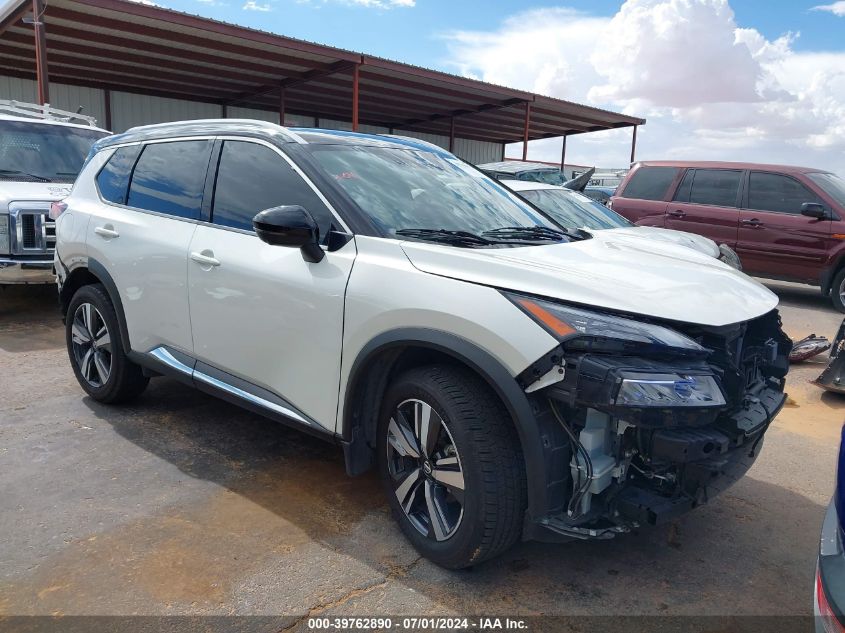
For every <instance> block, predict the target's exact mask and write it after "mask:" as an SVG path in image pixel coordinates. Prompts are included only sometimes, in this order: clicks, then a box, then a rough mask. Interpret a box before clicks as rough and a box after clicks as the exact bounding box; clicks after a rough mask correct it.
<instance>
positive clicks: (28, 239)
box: [20, 214, 37, 248]
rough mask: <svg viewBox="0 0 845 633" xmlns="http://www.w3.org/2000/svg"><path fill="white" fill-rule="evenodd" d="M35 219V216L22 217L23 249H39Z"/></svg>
mask: <svg viewBox="0 0 845 633" xmlns="http://www.w3.org/2000/svg"><path fill="white" fill-rule="evenodd" d="M35 219H36V216H35V215H33V214H27V215H22V216H21V217H20V224H21V246H22V247H23V248H37V246H36V244H35Z"/></svg>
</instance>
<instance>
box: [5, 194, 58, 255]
mask: <svg viewBox="0 0 845 633" xmlns="http://www.w3.org/2000/svg"><path fill="white" fill-rule="evenodd" d="M49 210H50V203H49V202H27V203H14V202H13V203H12V204H10V205H9V233H10V236H11V238H12V239H11V246H12V254H14V255H51V254H52V253H53V250H54V249H55V248H56V223H55V222H54V221H53V220H51V219H50V216H49Z"/></svg>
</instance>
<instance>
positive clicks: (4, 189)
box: [0, 180, 73, 213]
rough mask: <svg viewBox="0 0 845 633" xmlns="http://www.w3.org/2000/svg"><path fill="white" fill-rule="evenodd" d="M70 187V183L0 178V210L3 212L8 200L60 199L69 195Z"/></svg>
mask: <svg viewBox="0 0 845 633" xmlns="http://www.w3.org/2000/svg"><path fill="white" fill-rule="evenodd" d="M72 188H73V184H71V183H62V182H14V181H10V180H0V212H2V213H5V212H6V211H7V210H8V208H9V203H10V202H17V201H20V202H23V201H40V202H52V201H54V200H61V199H62V198H66V197H67V196H68V195H70V190H71V189H72Z"/></svg>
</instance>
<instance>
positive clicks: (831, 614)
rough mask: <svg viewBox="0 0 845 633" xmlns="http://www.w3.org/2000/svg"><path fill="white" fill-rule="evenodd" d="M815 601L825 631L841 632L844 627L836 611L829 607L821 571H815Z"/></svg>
mask: <svg viewBox="0 0 845 633" xmlns="http://www.w3.org/2000/svg"><path fill="white" fill-rule="evenodd" d="M816 602H817V603H818V605H819V619H820V620H821V624H822V628H823V629H824V631H825V633H843V631H845V627H843V626H842V623H841V622H840V621H839V618H838V617H836V612H835V611H834V610H833V609H832V608H831V607H830V603H829V602H828V601H827V596H826V595H825V593H824V585H822V576H821V573H819V572H818V571H816Z"/></svg>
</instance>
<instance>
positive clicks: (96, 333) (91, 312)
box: [71, 303, 112, 387]
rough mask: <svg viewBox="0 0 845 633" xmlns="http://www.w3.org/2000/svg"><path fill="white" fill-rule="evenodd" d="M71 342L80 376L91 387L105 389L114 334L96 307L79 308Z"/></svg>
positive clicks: (74, 316)
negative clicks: (112, 335) (112, 334)
mask: <svg viewBox="0 0 845 633" xmlns="http://www.w3.org/2000/svg"><path fill="white" fill-rule="evenodd" d="M71 339H72V347H73V358H74V360H75V361H76V366H77V367H78V368H79V373H80V374H82V377H83V378H84V379H85V381H86V382H87V383H88V384H89V385H91V386H92V387H102V386H103V385H104V384H106V382H107V381H108V379H109V374H110V373H111V362H112V347H111V334H110V333H109V328H108V326H107V325H106V321H105V319H103V315H102V314H100V311H99V310H97V308H95V307H94V305H93V304H90V303H82V304H80V305H79V307H78V308H76V312H74V313H73V324H72V326H71Z"/></svg>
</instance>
